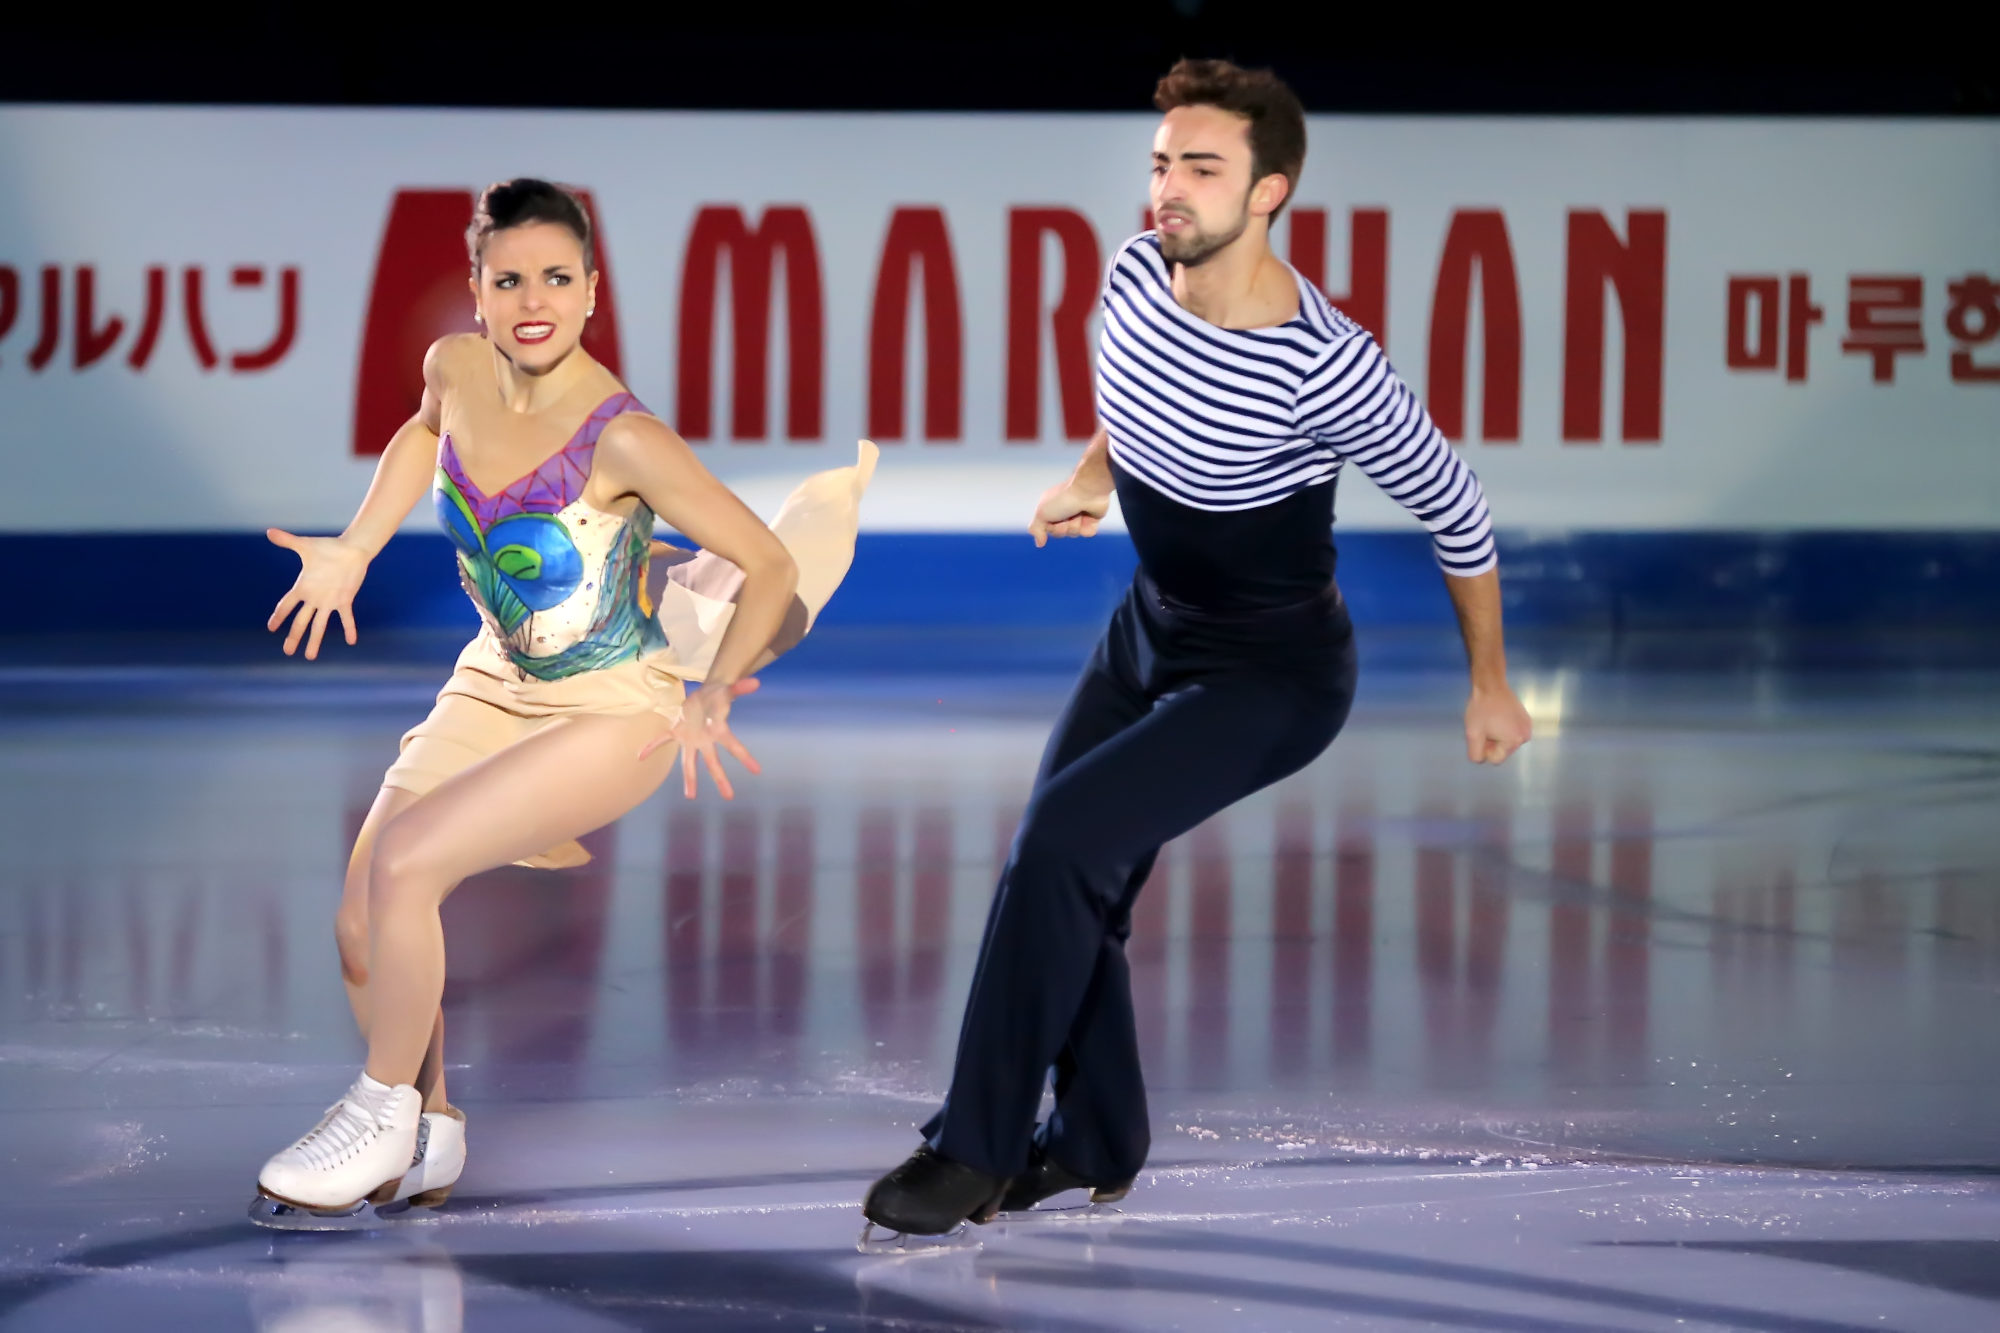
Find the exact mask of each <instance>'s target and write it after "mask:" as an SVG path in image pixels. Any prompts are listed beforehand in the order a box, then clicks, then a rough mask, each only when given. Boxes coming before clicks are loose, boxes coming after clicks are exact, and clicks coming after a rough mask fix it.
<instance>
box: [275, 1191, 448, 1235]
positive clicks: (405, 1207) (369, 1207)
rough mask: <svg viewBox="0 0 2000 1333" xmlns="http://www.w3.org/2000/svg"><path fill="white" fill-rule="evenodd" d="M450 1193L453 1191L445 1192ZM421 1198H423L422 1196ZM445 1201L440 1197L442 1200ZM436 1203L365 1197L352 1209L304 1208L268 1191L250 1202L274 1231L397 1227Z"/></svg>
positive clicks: (367, 1229) (364, 1229) (354, 1229)
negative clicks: (374, 1200) (418, 1210)
mask: <svg viewBox="0 0 2000 1333" xmlns="http://www.w3.org/2000/svg"><path fill="white" fill-rule="evenodd" d="M444 1192H445V1193H449V1191H444ZM418 1197H419V1198H421V1197H423V1196H421V1195H419V1196H418ZM442 1202H444V1200H443V1199H442V1198H440V1199H439V1200H438V1203H442ZM436 1206H437V1205H436V1204H420V1203H418V1202H417V1200H416V1199H399V1200H397V1201H396V1202H394V1203H383V1204H373V1203H370V1202H368V1201H367V1200H366V1199H363V1200H362V1201H361V1202H359V1203H357V1204H354V1205H353V1206H352V1207H348V1208H302V1207H300V1206H299V1205H298V1204H295V1203H286V1202H285V1201H284V1200H283V1199H273V1198H271V1197H270V1196H269V1195H267V1194H259V1195H258V1196H257V1197H256V1198H254V1199H252V1200H251V1201H250V1220H251V1221H252V1222H255V1223H256V1224H257V1225H258V1226H260V1227H268V1228H270V1229H271V1230H273V1231H369V1230H372V1229H374V1228H376V1227H379V1226H393V1225H396V1224H398V1223H401V1222H403V1221H404V1220H405V1218H406V1216H407V1215H408V1214H410V1213H411V1212H412V1211H414V1209H416V1208H435V1207H436Z"/></svg>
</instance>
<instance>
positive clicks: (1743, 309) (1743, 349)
mask: <svg viewBox="0 0 2000 1333" xmlns="http://www.w3.org/2000/svg"><path fill="white" fill-rule="evenodd" d="M1752 300H1755V302H1756V304H1757V323H1756V340H1755V343H1754V345H1753V343H1752V341H1751V324H1750V303H1751V301H1752ZM1782 303H1783V302H1782V298H1781V297H1780V295H1779V291H1778V279H1777V278H1776V277H1775V276H1773V277H1759V278H1744V277H1737V276H1735V275H1733V274H1732V275H1731V276H1730V279H1729V317H1728V322H1727V325H1726V327H1725V329H1724V338H1725V341H1726V343H1727V345H1728V351H1727V352H1726V353H1725V354H1724V359H1725V360H1726V361H1727V363H1728V365H1729V368H1730V369H1731V370H1776V369H1777V368H1778V314H1779V306H1780V305H1781V304H1782Z"/></svg>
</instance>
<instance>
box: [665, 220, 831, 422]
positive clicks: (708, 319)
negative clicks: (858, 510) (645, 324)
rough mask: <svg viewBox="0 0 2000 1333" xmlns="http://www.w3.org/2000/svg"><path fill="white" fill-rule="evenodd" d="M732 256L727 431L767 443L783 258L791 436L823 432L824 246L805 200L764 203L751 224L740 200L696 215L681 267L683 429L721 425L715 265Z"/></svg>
mask: <svg viewBox="0 0 2000 1333" xmlns="http://www.w3.org/2000/svg"><path fill="white" fill-rule="evenodd" d="M725 252H727V253H728V255H729V296H730V305H729V322H730V327H731V330H732V331H733V334H734V337H733V346H732V355H731V368H730V369H731V379H730V383H731V387H732V392H731V395H730V415H729V434H730V438H731V439H734V440H752V441H759V442H761V441H762V440H763V439H764V438H765V436H766V434H767V433H768V431H767V428H766V425H765V412H764V399H765V394H766V391H767V389H768V386H769V375H768V373H767V372H768V367H769V364H770V331H771V262H772V260H773V259H774V258H776V257H777V256H778V255H779V254H782V255H783V256H784V263H785V298H786V299H785V314H786V321H785V358H786V362H787V364H788V366H789V370H790V375H789V382H788V384H787V386H786V395H785V435H786V437H787V438H788V439H793V440H812V439H817V438H819V435H820V406H821V400H822V397H823V394H822V384H823V381H824V375H823V373H822V367H823V364H824V358H825V344H826V336H825V327H824V319H823V317H822V307H821V285H820V267H819V245H818V242H817V241H816V240H815V239H814V236H813V226H812V218H811V216H810V215H809V214H807V212H806V210H805V209H803V208H801V207H799V206H797V205H781V206H776V207H772V208H767V209H765V210H764V216H763V220H762V221H761V222H760V223H759V224H758V225H757V226H756V227H754V228H753V227H751V226H750V225H749V224H748V223H747V222H746V221H745V220H744V217H743V210H742V209H740V208H731V207H722V206H719V205H710V206H709V207H706V208H704V209H702V210H701V212H700V213H698V214H697V215H696V216H695V220H694V229H693V231H692V232H691V233H690V234H689V236H688V248H687V257H686V260H685V261H684V262H683V264H682V266H681V312H680V357H679V366H678V380H677V384H678V390H677V392H678V400H679V401H678V406H679V413H680V417H679V421H678V425H679V427H680V430H681V433H682V434H683V435H685V436H686V437H688V438H689V439H708V438H710V437H711V436H712V435H713V434H714V413H713V412H712V410H711V408H710V401H709V400H710V383H711V380H712V379H713V373H712V372H713V367H714V365H715V282H716V273H715V271H716V267H717V265H718V264H719V263H720V262H721V259H722V256H723V254H724V253H725Z"/></svg>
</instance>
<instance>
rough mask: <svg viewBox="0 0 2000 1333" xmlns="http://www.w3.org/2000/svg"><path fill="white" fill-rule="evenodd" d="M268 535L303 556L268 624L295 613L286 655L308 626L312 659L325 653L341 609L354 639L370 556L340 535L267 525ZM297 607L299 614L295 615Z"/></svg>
mask: <svg viewBox="0 0 2000 1333" xmlns="http://www.w3.org/2000/svg"><path fill="white" fill-rule="evenodd" d="M264 535H265V536H266V537H269V538H270V539H271V544H272V545H274V546H282V547H284V548H285V549H286V550H287V551H290V552H291V553H292V554H294V555H296V556H297V557H298V558H299V576H298V578H297V579H296V580H294V581H293V583H292V587H291V591H290V592H287V593H286V594H285V595H284V596H283V597H280V598H279V599H278V609H277V610H275V611H273V612H272V613H271V619H270V620H269V621H268V622H266V623H265V625H264V628H265V629H268V630H271V631H273V632H275V631H276V630H277V628H278V626H280V625H282V624H284V623H285V618H286V617H288V616H291V617H292V632H291V633H289V634H287V635H286V636H285V656H287V657H290V656H291V655H292V654H293V653H295V652H297V651H298V647H299V639H300V637H301V636H303V635H304V634H305V633H306V630H307V629H308V627H310V629H311V630H312V635H311V637H310V638H308V639H306V660H307V661H311V660H313V659H314V658H316V657H318V656H319V641H320V638H321V637H322V636H323V635H324V634H325V633H326V623H327V620H328V618H329V617H332V616H335V615H338V616H339V617H340V623H341V626H342V628H343V629H345V630H346V632H347V641H348V643H350V644H352V643H353V642H354V594H355V593H356V592H358V591H360V589H361V580H362V578H363V577H364V576H365V575H366V574H367V573H368V556H367V555H366V554H364V553H363V552H362V551H360V550H359V549H357V548H356V547H353V546H350V545H348V544H347V543H346V542H344V541H342V540H341V539H340V538H338V537H295V536H293V535H292V534H291V533H289V532H286V531H285V530H284V529H282V528H266V529H264ZM294 611H296V612H298V614H297V615H296V616H293V615H292V613H293V612H294Z"/></svg>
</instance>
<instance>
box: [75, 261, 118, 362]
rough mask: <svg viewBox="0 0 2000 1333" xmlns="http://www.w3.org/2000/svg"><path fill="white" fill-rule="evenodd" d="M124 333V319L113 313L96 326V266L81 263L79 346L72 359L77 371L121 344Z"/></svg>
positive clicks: (77, 284) (78, 280)
mask: <svg viewBox="0 0 2000 1333" xmlns="http://www.w3.org/2000/svg"><path fill="white" fill-rule="evenodd" d="M124 334H125V321H124V320H123V319H122V318H120V317H119V316H117V315H112V316H111V317H110V318H108V319H106V320H105V321H104V324H103V327H101V328H100V327H97V269H96V268H95V267H94V266H92V265H90V264H79V265H77V269H76V347H75V348H74V349H73V351H72V354H71V355H72V358H73V360H74V361H75V364H76V368H77V369H78V370H82V369H84V368H85V367H86V366H93V365H96V364H97V363H98V362H99V361H102V360H103V359H104V357H105V354H106V353H108V352H109V351H110V350H111V349H112V348H113V347H116V346H117V345H118V340H119V338H121V337H123V336H124Z"/></svg>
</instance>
